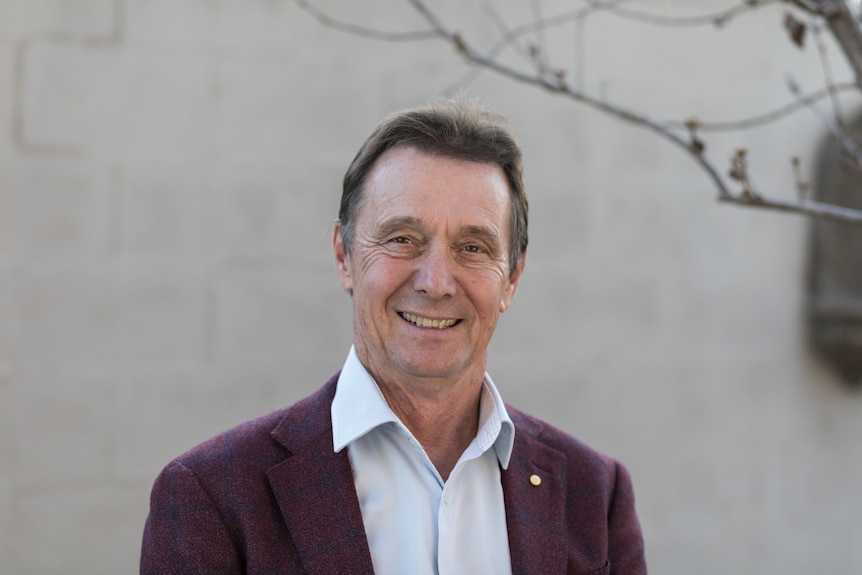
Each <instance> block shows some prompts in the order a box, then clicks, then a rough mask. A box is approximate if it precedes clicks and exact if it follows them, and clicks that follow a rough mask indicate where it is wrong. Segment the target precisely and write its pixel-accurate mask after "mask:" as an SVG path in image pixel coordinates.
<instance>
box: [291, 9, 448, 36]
mask: <svg viewBox="0 0 862 575" xmlns="http://www.w3.org/2000/svg"><path fill="white" fill-rule="evenodd" d="M294 1H295V2H296V4H297V6H299V7H300V8H302V9H303V10H304V11H305V12H307V13H308V14H310V15H311V16H313V17H314V19H315V20H317V21H318V22H320V23H321V24H323V25H324V26H326V27H327V28H332V29H333V30H338V31H339V32H346V33H348V34H352V35H354V36H360V37H362V38H370V39H372V40H382V41H384V42H416V41H418V40H433V39H435V38H437V36H438V35H437V32H436V31H434V30H417V31H415V32H384V31H382V30H375V29H373V28H366V27H364V26H358V25H356V24H352V23H350V22H342V21H340V20H336V19H335V18H332V17H331V16H329V15H328V14H326V13H325V12H323V11H322V10H320V9H319V8H317V7H316V6H314V5H312V4H311V3H309V2H308V1H307V0H294Z"/></svg>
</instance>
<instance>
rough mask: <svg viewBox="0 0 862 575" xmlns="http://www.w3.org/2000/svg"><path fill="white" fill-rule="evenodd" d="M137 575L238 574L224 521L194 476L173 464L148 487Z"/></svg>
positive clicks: (237, 560)
mask: <svg viewBox="0 0 862 575" xmlns="http://www.w3.org/2000/svg"><path fill="white" fill-rule="evenodd" d="M140 573H141V575H163V574H165V573H171V574H176V575H198V574H201V575H202V574H207V575H241V574H242V573H243V568H242V563H241V560H240V557H239V553H237V546H236V544H235V541H234V538H233V535H232V533H231V532H230V529H229V527H228V525H227V524H226V522H225V517H224V515H223V514H222V512H221V511H220V510H219V508H218V506H217V505H216V504H215V503H214V502H213V500H212V499H211V498H210V496H209V495H208V494H207V493H206V491H205V490H204V488H203V486H202V485H201V483H200V481H198V478H197V477H196V476H195V474H194V473H193V472H192V471H191V470H189V469H188V468H187V467H185V466H184V465H183V464H182V463H181V462H179V461H177V460H174V461H173V462H171V463H170V464H169V465H168V466H167V467H166V468H165V469H164V470H163V471H162V472H161V474H159V476H158V478H157V479H156V481H155V484H154V485H153V490H152V494H151V496H150V513H149V516H148V517H147V522H146V526H145V527H144V537H143V543H142V546H141V568H140Z"/></svg>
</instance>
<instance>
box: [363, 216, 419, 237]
mask: <svg viewBox="0 0 862 575" xmlns="http://www.w3.org/2000/svg"><path fill="white" fill-rule="evenodd" d="M419 227H422V221H421V220H420V219H419V218H414V217H413V216H397V217H394V218H390V219H388V220H384V221H382V222H379V223H378V224H376V225H375V226H374V236H375V237H378V238H379V237H383V236H388V235H389V234H391V233H392V232H394V231H395V230H398V229H401V228H419Z"/></svg>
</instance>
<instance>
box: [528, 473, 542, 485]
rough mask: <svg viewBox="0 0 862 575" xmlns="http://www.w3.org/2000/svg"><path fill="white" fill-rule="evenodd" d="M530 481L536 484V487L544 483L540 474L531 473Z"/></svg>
mask: <svg viewBox="0 0 862 575" xmlns="http://www.w3.org/2000/svg"><path fill="white" fill-rule="evenodd" d="M530 483H531V484H532V485H535V486H536V487H538V486H539V485H541V484H542V478H541V477H539V476H538V475H531V476H530Z"/></svg>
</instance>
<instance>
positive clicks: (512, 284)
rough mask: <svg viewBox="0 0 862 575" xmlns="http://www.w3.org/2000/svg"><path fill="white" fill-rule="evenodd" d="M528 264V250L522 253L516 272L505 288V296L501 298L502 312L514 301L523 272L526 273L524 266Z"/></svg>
mask: <svg viewBox="0 0 862 575" xmlns="http://www.w3.org/2000/svg"><path fill="white" fill-rule="evenodd" d="M526 265H527V252H524V253H523V255H521V259H520V260H518V267H516V268H515V273H513V274H512V277H510V278H509V282H508V284H507V285H506V286H505V287H504V289H503V298H502V299H501V300H500V313H503V312H504V311H506V310H507V309H509V304H511V303H512V298H514V297H515V290H517V289H518V282H519V281H520V280H521V274H523V273H524V266H526Z"/></svg>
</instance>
